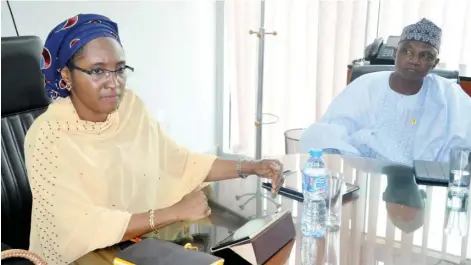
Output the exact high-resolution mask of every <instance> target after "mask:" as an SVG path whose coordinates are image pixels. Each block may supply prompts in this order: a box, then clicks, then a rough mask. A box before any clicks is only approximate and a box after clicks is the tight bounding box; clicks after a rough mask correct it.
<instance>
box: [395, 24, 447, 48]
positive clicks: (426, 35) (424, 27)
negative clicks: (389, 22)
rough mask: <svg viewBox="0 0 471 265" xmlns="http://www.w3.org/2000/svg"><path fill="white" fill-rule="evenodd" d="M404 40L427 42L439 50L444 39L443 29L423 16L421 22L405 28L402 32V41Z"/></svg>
mask: <svg viewBox="0 0 471 265" xmlns="http://www.w3.org/2000/svg"><path fill="white" fill-rule="evenodd" d="M403 40H417V41H421V42H425V43H428V44H430V45H432V46H433V47H435V49H437V50H438V51H439V50H440V44H441V41H442V29H441V28H439V27H438V26H437V25H435V23H433V22H432V21H430V20H428V19H426V18H423V19H421V20H420V21H419V22H417V23H415V24H412V25H409V26H407V27H405V28H404V30H403V31H402V34H401V41H403Z"/></svg>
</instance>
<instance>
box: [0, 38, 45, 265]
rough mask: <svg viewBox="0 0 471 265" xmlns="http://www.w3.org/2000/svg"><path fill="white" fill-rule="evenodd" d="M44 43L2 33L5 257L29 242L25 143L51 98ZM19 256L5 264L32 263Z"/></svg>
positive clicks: (3, 237)
mask: <svg viewBox="0 0 471 265" xmlns="http://www.w3.org/2000/svg"><path fill="white" fill-rule="evenodd" d="M42 49H43V44H42V41H41V40H40V39H39V38H38V37H35V36H21V37H5V38H2V129H1V130H2V155H1V156H2V195H1V196H2V259H3V258H4V257H5V255H10V254H12V251H9V252H8V251H7V252H5V251H4V250H7V249H22V250H27V249H28V247H29V234H30V222H31V203H32V196H31V190H30V186H29V183H28V177H27V172H26V167H25V160H24V148H23V144H24V139H25V136H26V132H27V130H28V129H29V127H30V126H31V124H32V123H33V121H34V119H36V118H37V117H38V116H39V115H41V114H42V113H43V112H44V111H45V110H46V109H47V106H48V105H49V104H50V102H51V101H50V99H49V98H48V96H47V93H46V90H45V89H44V79H43V76H42V74H41V71H40V60H41V53H42ZM15 253H16V254H15ZM15 253H13V254H15V255H17V254H18V253H19V252H15ZM23 254H28V255H31V257H33V258H36V257H34V254H31V253H27V252H24V251H23ZM20 255H22V254H21V253H20ZM15 260H16V259H8V260H7V261H6V262H2V264H31V263H30V262H28V261H25V260H21V261H15ZM11 262H13V263H11ZM17 262H18V263H17ZM35 264H38V263H35Z"/></svg>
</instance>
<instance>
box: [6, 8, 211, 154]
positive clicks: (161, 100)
mask: <svg viewBox="0 0 471 265" xmlns="http://www.w3.org/2000/svg"><path fill="white" fill-rule="evenodd" d="M216 4H217V3H216V2H215V1H208V0H203V1H201V0H197V1H195V0H191V1H179V0H167V1H126V2H123V1H106V2H99V1H31V2H26V1H10V5H11V8H12V10H13V15H14V18H15V20H16V24H17V27H18V32H19V34H20V35H36V36H39V37H40V38H42V39H43V40H45V38H46V37H47V34H48V33H49V31H50V30H51V29H52V28H53V27H54V26H56V25H57V24H59V23H60V22H62V21H63V20H65V19H66V18H68V17H71V16H74V15H76V14H78V13H100V14H103V15H105V16H108V17H110V18H111V19H112V20H114V21H116V22H117V23H118V26H119V30H120V37H121V39H122V42H123V46H124V48H125V51H126V55H127V62H128V64H129V65H131V66H133V67H135V72H134V74H133V75H132V77H131V78H130V79H129V81H128V86H129V87H130V88H131V89H133V90H134V91H136V93H137V94H138V95H140V96H141V97H142V98H143V100H144V101H145V102H146V104H147V106H148V108H149V109H150V110H151V111H152V112H153V113H154V115H155V116H156V117H157V118H159V119H160V120H161V121H162V123H163V125H164V128H166V129H167V131H168V132H169V134H170V135H171V136H173V137H174V139H175V140H177V141H178V142H179V143H180V144H182V145H185V146H187V147H188V148H190V149H192V150H193V151H199V152H208V151H213V150H214V148H215V146H216V136H215V132H216V128H215V124H216V114H215V111H216V107H215V106H216V35H217V34H216V10H217V9H216ZM218 10H220V9H218ZM14 35H16V34H15V30H14V28H13V23H12V21H11V16H10V13H9V10H8V8H7V5H6V2H5V1H2V37H4V36H14Z"/></svg>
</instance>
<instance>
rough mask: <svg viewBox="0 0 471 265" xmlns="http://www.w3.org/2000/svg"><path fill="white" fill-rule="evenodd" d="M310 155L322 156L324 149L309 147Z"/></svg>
mask: <svg viewBox="0 0 471 265" xmlns="http://www.w3.org/2000/svg"><path fill="white" fill-rule="evenodd" d="M309 156H311V157H321V156H322V150H321V149H314V148H311V149H309Z"/></svg>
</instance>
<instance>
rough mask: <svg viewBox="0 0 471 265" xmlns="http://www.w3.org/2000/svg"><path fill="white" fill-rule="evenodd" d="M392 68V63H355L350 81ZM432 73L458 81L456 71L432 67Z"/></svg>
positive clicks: (391, 69)
mask: <svg viewBox="0 0 471 265" xmlns="http://www.w3.org/2000/svg"><path fill="white" fill-rule="evenodd" d="M394 69H395V68H394V65H355V66H353V68H352V73H351V74H350V82H352V81H353V80H355V79H356V78H358V77H359V76H361V75H364V74H369V73H373V72H381V71H394ZM432 73H433V74H436V75H439V76H441V77H444V78H448V79H456V82H458V83H459V78H460V76H459V72H458V71H452V70H444V69H433V70H432Z"/></svg>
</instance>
